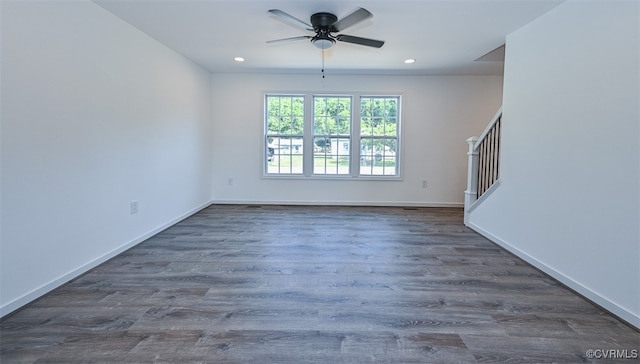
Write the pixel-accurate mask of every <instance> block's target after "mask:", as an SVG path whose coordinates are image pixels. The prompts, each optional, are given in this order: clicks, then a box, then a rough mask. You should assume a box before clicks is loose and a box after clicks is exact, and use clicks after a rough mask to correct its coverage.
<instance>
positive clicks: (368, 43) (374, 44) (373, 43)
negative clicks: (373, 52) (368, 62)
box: [336, 34, 384, 48]
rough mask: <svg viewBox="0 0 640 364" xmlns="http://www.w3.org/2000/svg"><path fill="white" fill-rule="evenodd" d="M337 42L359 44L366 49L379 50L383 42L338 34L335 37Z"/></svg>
mask: <svg viewBox="0 0 640 364" xmlns="http://www.w3.org/2000/svg"><path fill="white" fill-rule="evenodd" d="M336 39H337V40H339V41H341V42H347V43H353V44H360V45H363V46H367V47H374V48H380V47H382V46H383V45H384V41H383V40H376V39H369V38H360V37H354V36H353V35H346V34H339V35H338V36H337V37H336Z"/></svg>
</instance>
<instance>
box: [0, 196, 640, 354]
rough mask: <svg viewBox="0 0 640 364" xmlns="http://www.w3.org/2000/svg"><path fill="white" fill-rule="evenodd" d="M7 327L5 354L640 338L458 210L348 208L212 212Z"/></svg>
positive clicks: (566, 346)
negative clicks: (476, 228)
mask: <svg viewBox="0 0 640 364" xmlns="http://www.w3.org/2000/svg"><path fill="white" fill-rule="evenodd" d="M0 335H1V336H0V347H1V349H0V362H2V363H152V362H157V363H192V362H193V363H200V362H202V363H368V362H378V363H475V362H514V363H518V362H529V363H546V362H556V363H583V362H594V361H592V360H591V359H590V358H588V357H587V354H586V353H587V350H589V349H594V350H595V349H620V350H628V352H629V355H630V354H631V350H638V349H639V346H640V333H638V332H637V331H635V330H633V329H632V328H630V327H629V326H626V325H625V324H624V323H622V322H620V321H618V320H617V319H616V318H614V317H612V316H611V315H609V314H607V313H606V312H604V311H603V310H601V309H599V308H597V307H595V306H593V305H592V304H590V303H589V302H587V301H585V300H584V299H582V298H581V297H579V296H577V295H575V294H574V293H572V292H571V291H569V290H567V289H566V288H564V287H563V286H561V285H559V284H558V283H557V282H556V281H554V280H553V279H551V278H549V277H547V276H546V275H544V274H542V273H540V272H539V271H537V270H536V269H534V268H532V267H530V266H529V265H527V264H526V263H524V262H523V261H521V260H519V259H518V258H516V257H514V256H512V255H510V254H509V253H507V252H505V251H504V250H502V249H501V248H499V247H497V246H495V245H494V244H492V243H491V242H489V241H487V240H486V239H484V238H483V237H481V236H479V235H478V234H476V233H474V232H473V231H471V230H469V229H467V228H466V227H464V226H463V224H462V210H460V209H439V208H409V209H405V208H386V207H385V208H374V207H335V206H332V207H318V206H316V207H306V206H243V205H230V206H228V205H217V206H216V205H214V206H211V207H209V208H207V209H205V210H203V211H201V212H199V213H198V214H196V215H194V216H192V217H190V218H188V219H186V220H184V221H182V222H181V223H179V224H177V225H175V226H173V227H171V228H169V229H167V230H165V231H164V232H162V233H160V234H158V235H156V236H154V237H152V238H150V239H148V240H147V241H145V242H143V243H141V244H139V245H138V246H136V247H134V248H132V249H130V250H128V251H127V252H125V253H123V254H121V255H119V256H117V257H116V258H114V259H112V260H110V261H108V262H107V263H105V264H103V265H101V266H99V267H97V268H96V269H93V270H92V271H90V272H89V273H87V274H85V275H83V276H82V277H79V278H77V279H75V280H73V281H71V282H69V283H67V284H65V285H64V286H62V287H60V288H58V289H56V290H54V291H52V292H51V293H49V294H47V295H46V296H44V297H42V298H40V299H38V300H37V301H35V302H32V303H31V304H29V305H27V306H26V307H24V308H23V309H21V310H19V311H18V312H16V313H14V314H12V315H10V316H8V317H6V318H5V319H3V320H2V321H1V322H0ZM595 362H621V363H631V362H637V360H628V359H627V360H625V359H622V360H618V361H614V360H609V361H607V360H600V361H595Z"/></svg>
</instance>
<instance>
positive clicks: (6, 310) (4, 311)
mask: <svg viewBox="0 0 640 364" xmlns="http://www.w3.org/2000/svg"><path fill="white" fill-rule="evenodd" d="M211 204H212V203H211V201H209V202H206V203H204V204H202V205H200V206H198V207H196V208H194V209H192V210H189V211H188V212H186V213H184V214H182V215H180V216H178V217H176V218H175V219H173V220H170V221H168V222H166V223H164V224H162V225H160V226H158V227H156V228H155V229H153V230H151V231H149V232H147V233H145V234H143V235H141V236H139V237H137V238H135V239H133V240H131V241H130V242H128V243H126V244H123V245H121V246H119V247H118V248H116V249H114V250H112V251H110V252H108V253H107V254H105V255H103V256H101V257H98V258H96V259H94V260H92V261H90V262H88V263H86V264H83V265H81V266H80V267H78V268H76V269H74V270H72V271H70V272H68V273H66V274H64V275H62V276H60V277H58V278H56V279H54V280H52V281H51V282H49V283H47V284H44V285H42V286H40V287H38V288H36V289H34V290H33V291H31V292H28V293H26V294H24V295H23V296H21V297H19V298H17V299H15V300H13V301H11V302H9V303H7V304H5V305H4V306H2V307H0V317H4V316H6V315H9V314H10V313H12V312H14V311H15V310H17V309H19V308H21V307H22V306H24V305H26V304H28V303H30V302H32V301H34V300H36V299H38V298H40V297H41V296H43V295H45V294H47V293H49V292H50V291H52V290H54V289H56V288H58V287H60V286H61V285H63V284H65V283H67V282H69V281H70V280H72V279H74V278H77V277H79V276H81V275H82V274H84V273H86V272H88V271H89V270H91V269H93V268H95V267H97V266H99V265H100V264H102V263H104V262H106V261H108V260H109V259H111V258H113V257H115V256H117V255H118V254H121V253H123V252H124V251H126V250H128V249H130V248H132V247H134V246H136V245H138V244H140V243H141V242H143V241H145V240H147V239H149V238H150V237H152V236H154V235H156V234H157V233H159V232H161V231H162V230H165V229H166V228H168V227H171V226H173V225H175V224H177V223H178V222H180V221H182V220H184V219H186V218H187V217H189V216H191V215H193V214H195V213H197V212H199V211H201V210H202V209H205V208H207V207H208V206H210V205H211Z"/></svg>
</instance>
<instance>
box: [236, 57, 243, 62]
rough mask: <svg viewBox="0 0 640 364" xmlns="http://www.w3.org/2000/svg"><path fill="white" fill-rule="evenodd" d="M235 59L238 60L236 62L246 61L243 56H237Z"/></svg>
mask: <svg viewBox="0 0 640 364" xmlns="http://www.w3.org/2000/svg"><path fill="white" fill-rule="evenodd" d="M233 60H234V61H236V62H244V58H242V57H235V58H233Z"/></svg>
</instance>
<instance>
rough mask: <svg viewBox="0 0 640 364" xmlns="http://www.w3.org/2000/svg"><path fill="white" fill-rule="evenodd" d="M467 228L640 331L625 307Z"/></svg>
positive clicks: (637, 320)
mask: <svg viewBox="0 0 640 364" xmlns="http://www.w3.org/2000/svg"><path fill="white" fill-rule="evenodd" d="M467 226H468V227H469V228H471V229H473V230H474V231H476V232H477V233H478V234H480V235H482V236H484V237H485V238H487V239H489V240H491V241H492V242H494V243H495V244H497V245H499V246H501V247H502V248H504V249H506V250H507V251H509V252H510V253H512V254H514V255H515V256H517V257H519V258H520V259H522V260H524V261H525V262H527V263H529V264H531V265H532V266H534V267H535V268H537V269H539V270H541V271H542V272H544V273H546V274H548V275H549V276H551V277H552V278H554V279H556V280H558V281H559V282H560V283H562V284H564V285H565V286H567V287H569V288H570V289H572V290H574V291H575V292H577V293H578V294H580V295H582V296H583V297H585V298H586V299H588V300H590V301H592V302H593V303H595V304H596V305H598V306H600V307H602V308H603V309H605V310H607V311H609V312H610V313H612V314H613V315H615V316H617V317H618V318H620V319H622V320H624V321H626V322H627V323H628V324H629V325H632V326H634V327H635V328H637V329H640V316H638V315H636V314H634V313H633V312H631V311H629V310H627V309H625V308H624V307H621V306H619V305H617V304H616V303H615V302H612V301H610V300H608V299H607V298H606V297H604V296H601V295H600V294H598V293H597V292H595V291H593V290H591V289H589V288H588V287H586V286H584V285H582V284H581V283H580V282H577V281H574V280H573V279H571V278H570V277H568V276H566V275H564V274H562V273H561V272H558V271H557V270H555V269H554V268H552V267H550V266H548V265H546V264H545V263H544V262H541V261H540V260H538V259H536V258H534V257H532V256H530V255H529V254H527V253H526V252H524V251H522V250H520V249H518V248H516V247H515V246H513V245H512V244H509V243H508V242H507V241H505V240H503V239H502V238H500V237H498V236H495V235H493V234H491V233H490V232H488V231H486V230H484V229H483V228H482V227H480V226H478V225H476V224H474V223H472V222H469V223H468V224H467Z"/></svg>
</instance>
